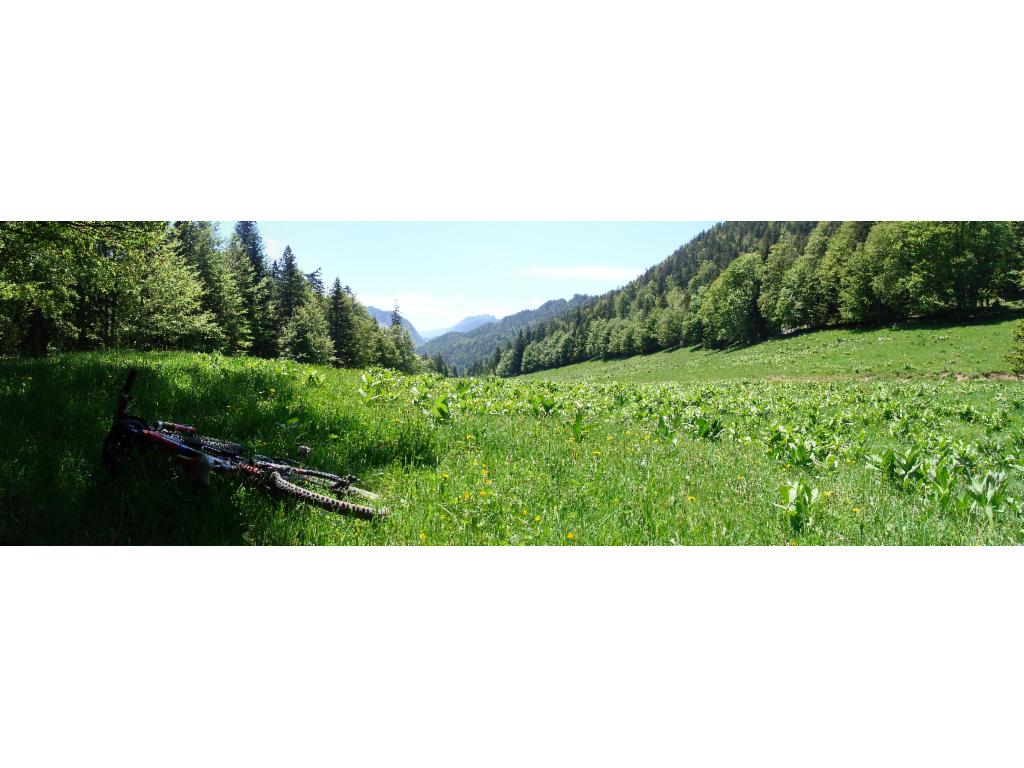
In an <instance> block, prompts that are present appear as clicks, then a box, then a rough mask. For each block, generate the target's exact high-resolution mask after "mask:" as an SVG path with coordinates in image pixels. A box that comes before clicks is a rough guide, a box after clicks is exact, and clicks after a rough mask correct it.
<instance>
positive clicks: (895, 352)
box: [529, 312, 1020, 382]
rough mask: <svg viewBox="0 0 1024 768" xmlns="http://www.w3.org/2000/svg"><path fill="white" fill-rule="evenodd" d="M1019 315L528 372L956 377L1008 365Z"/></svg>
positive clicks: (596, 376) (691, 378) (654, 377)
mask: <svg viewBox="0 0 1024 768" xmlns="http://www.w3.org/2000/svg"><path fill="white" fill-rule="evenodd" d="M1019 316H1020V315H1019V314H1018V313H1016V312H1006V313H1004V314H996V315H993V316H991V317H990V318H989V319H987V320H986V321H984V322H981V323H977V324H973V325H956V324H946V323H899V324H896V325H892V326H885V327H881V328H879V327H871V328H855V329H835V330H827V331H817V332H814V333H807V334H797V335H794V336H790V337H786V338H781V339H771V340H769V341H765V342H762V343H761V344H755V345H753V346H748V347H738V348H736V349H731V350H725V351H715V350H701V349H688V348H687V349H677V350H673V351H669V352H657V353H655V354H652V355H640V356H637V357H631V358H627V359H625V360H608V361H601V360H595V361H592V362H587V363H580V364H578V365H569V366H566V367H564V368H558V369H555V370H551V371H541V372H539V373H535V374H530V376H529V378H540V379H550V380H555V381H566V380H579V379H586V380H590V381H618V382H626V381H635V382H658V381H683V382H698V381H724V380H731V379H766V380H801V379H819V380H823V379H829V380H837V381H848V380H853V379H895V378H908V377H927V378H933V377H943V376H949V377H953V378H956V377H957V375H958V374H959V375H960V377H963V376H979V375H986V374H993V373H1000V372H1005V371H1007V370H1009V364H1008V363H1007V361H1006V360H1007V356H1008V355H1009V354H1010V348H1011V346H1012V344H1013V332H1014V330H1015V329H1016V324H1017V320H1018V318H1019Z"/></svg>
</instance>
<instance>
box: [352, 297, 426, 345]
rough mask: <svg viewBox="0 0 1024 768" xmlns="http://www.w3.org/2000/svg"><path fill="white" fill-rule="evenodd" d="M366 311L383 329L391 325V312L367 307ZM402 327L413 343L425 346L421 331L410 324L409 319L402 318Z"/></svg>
mask: <svg viewBox="0 0 1024 768" xmlns="http://www.w3.org/2000/svg"><path fill="white" fill-rule="evenodd" d="M366 311H367V312H369V313H370V317H372V318H373V319H374V320H376V321H377V325H379V326H380V327H381V328H387V327H388V326H390V325H391V312H389V311H387V310H383V309H377V307H370V306H367V307H366ZM402 327H403V328H405V330H407V331H408V332H409V336H410V338H412V343H413V344H415V345H416V346H417V347H418V346H420V345H421V344H423V337H422V336H420V334H419V331H417V330H416V328H415V327H414V326H413V324H412V323H410V322H409V320H408V319H407V318H404V317H403V318H402Z"/></svg>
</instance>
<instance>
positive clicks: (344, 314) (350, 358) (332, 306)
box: [327, 278, 357, 368]
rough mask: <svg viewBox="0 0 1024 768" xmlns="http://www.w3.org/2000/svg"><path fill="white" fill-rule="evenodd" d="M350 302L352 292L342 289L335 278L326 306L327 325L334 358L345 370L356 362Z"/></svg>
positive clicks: (352, 310)
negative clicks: (332, 344)
mask: <svg viewBox="0 0 1024 768" xmlns="http://www.w3.org/2000/svg"><path fill="white" fill-rule="evenodd" d="M352 301H353V298H352V292H351V291H350V290H346V289H345V288H342V287H341V280H339V279H338V278H335V279H334V285H333V286H331V295H330V298H329V300H328V304H327V325H328V327H329V328H330V334H331V341H332V342H333V343H334V356H335V357H336V358H337V360H338V364H339V365H341V366H343V367H346V368H348V367H353V366H355V365H356V361H357V354H356V349H355V338H354V336H355V318H354V308H353V306H352Z"/></svg>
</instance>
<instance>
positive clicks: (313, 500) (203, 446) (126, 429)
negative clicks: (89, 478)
mask: <svg viewBox="0 0 1024 768" xmlns="http://www.w3.org/2000/svg"><path fill="white" fill-rule="evenodd" d="M136 374H137V371H136V370H135V369H134V368H133V369H132V370H131V371H129V373H128V378H127V379H126V380H125V383H124V386H123V387H122V388H121V392H120V394H119V395H118V397H117V410H116V411H115V412H114V423H113V426H111V428H110V432H108V433H107V436H106V438H104V440H103V466H104V467H105V468H106V470H107V471H108V472H110V473H111V474H112V475H118V474H120V473H121V471H122V469H123V468H124V466H125V463H126V461H127V459H128V456H129V454H131V453H132V452H133V451H134V450H137V449H141V448H150V449H155V450H159V451H162V452H164V453H167V454H169V455H170V456H171V457H173V458H174V459H175V460H176V461H178V462H179V463H181V464H183V465H184V466H186V467H187V468H188V469H189V470H190V471H191V472H192V475H193V477H194V478H195V480H196V482H197V484H199V485H202V486H206V485H209V482H210V476H211V474H213V473H217V474H224V475H233V476H235V477H237V478H239V479H241V481H242V482H244V483H246V484H247V485H250V486H253V487H256V488H262V489H265V490H267V491H269V492H272V493H277V494H280V495H284V496H291V497H293V498H296V499H299V500H300V501H305V502H307V503H309V504H313V505H315V506H317V507H320V508H321V509H326V510H329V511H331V512H338V513H340V514H343V515H351V516H353V517H358V518H362V519H364V520H373V519H377V518H381V517H384V516H386V515H387V514H388V510H387V509H385V508H384V507H381V506H376V505H375V506H364V505H361V504H354V503H352V502H350V501H344V500H342V499H339V498H336V495H345V496H358V497H360V498H361V499H365V500H367V501H368V502H371V503H372V502H377V501H379V500H380V496H378V495H377V494H375V493H372V492H371V491H367V490H364V489H363V488H359V487H358V486H357V485H355V484H356V483H359V482H360V480H359V479H358V478H357V477H355V476H354V475H345V476H341V475H335V474H332V473H330V472H324V471H322V470H319V469H311V468H309V467H305V466H302V465H301V464H296V463H294V462H291V461H287V460H285V459H275V458H270V457H268V456H260V455H255V454H252V455H250V454H249V453H248V452H247V451H246V448H245V446H243V445H241V444H239V443H234V442H231V441H228V440H220V439H218V438H213V437H207V436H205V435H200V434H198V430H197V429H196V428H195V427H193V426H190V425H188V424H177V423H175V422H172V421H157V422H154V423H153V425H152V426H150V425H149V424H147V423H146V422H145V421H144V420H143V419H140V418H139V417H137V416H129V415H128V413H127V411H128V406H129V404H130V403H131V401H132V394H131V390H132V385H133V384H134V383H135V376H136ZM299 453H300V454H301V455H303V456H304V457H305V456H308V455H309V453H310V450H309V448H306V447H304V446H300V448H299ZM328 493H332V494H335V495H334V496H331V495H328Z"/></svg>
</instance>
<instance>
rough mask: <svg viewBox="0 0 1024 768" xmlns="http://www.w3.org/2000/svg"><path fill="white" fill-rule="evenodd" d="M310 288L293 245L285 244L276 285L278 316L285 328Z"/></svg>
mask: <svg viewBox="0 0 1024 768" xmlns="http://www.w3.org/2000/svg"><path fill="white" fill-rule="evenodd" d="M309 290H310V287H309V284H308V282H307V281H306V276H305V275H304V274H303V273H302V271H301V270H300V269H299V264H298V260H297V259H296V258H295V253H294V252H293V251H292V248H291V246H290V245H289V246H285V249H284V253H283V254H281V263H280V274H279V276H278V279H277V285H276V297H275V298H276V299H277V310H278V316H279V320H280V323H281V327H282V328H283V327H284V326H286V325H287V324H288V321H289V320H291V319H292V317H293V316H294V315H295V312H296V310H297V309H298V308H299V306H301V304H302V303H303V302H304V301H305V296H306V293H307V292H308V291H309Z"/></svg>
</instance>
